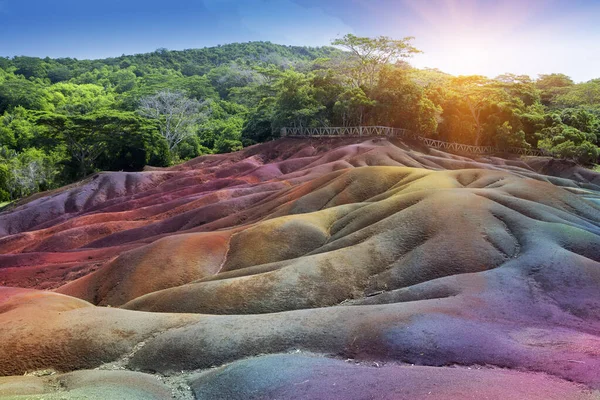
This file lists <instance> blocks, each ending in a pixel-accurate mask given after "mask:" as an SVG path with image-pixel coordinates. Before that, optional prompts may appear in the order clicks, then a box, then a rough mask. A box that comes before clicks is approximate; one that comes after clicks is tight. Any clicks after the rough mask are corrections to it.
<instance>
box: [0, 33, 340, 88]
mask: <svg viewBox="0 0 600 400" xmlns="http://www.w3.org/2000/svg"><path fill="white" fill-rule="evenodd" d="M335 54H340V50H338V49H336V48H334V47H302V46H284V45H278V44H274V43H270V42H249V43H231V44H226V45H222V46H216V47H205V48H201V49H187V50H181V51H177V50H167V49H157V50H156V51H154V52H152V53H143V54H135V55H122V56H120V57H113V58H105V59H98V60H78V59H75V58H56V59H53V58H43V59H42V58H38V57H27V56H17V57H14V58H0V67H1V68H2V69H4V70H5V71H8V70H10V69H11V68H12V69H13V70H14V72H15V74H17V75H23V76H24V77H25V78H42V79H45V78H48V79H49V80H50V82H52V83H57V82H64V81H68V80H70V79H72V78H78V77H80V76H81V75H84V74H86V73H92V72H93V71H94V70H101V69H102V68H104V67H108V68H118V69H128V68H130V67H132V66H134V67H135V70H134V72H135V73H136V75H138V76H142V75H145V74H149V73H152V72H156V70H157V69H161V68H164V69H170V70H174V71H178V72H181V74H182V75H184V76H192V75H204V74H206V73H208V72H210V70H211V69H213V68H216V67H220V66H222V65H226V64H229V63H232V62H236V63H241V64H243V65H257V64H266V65H269V64H274V65H278V66H281V67H291V66H299V65H301V64H304V63H306V62H310V61H313V60H315V59H317V58H321V57H331V56H332V55H335Z"/></svg>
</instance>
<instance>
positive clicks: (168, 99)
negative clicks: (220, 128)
mask: <svg viewBox="0 0 600 400" xmlns="http://www.w3.org/2000/svg"><path fill="white" fill-rule="evenodd" d="M206 106H207V104H206V102H202V103H201V102H199V101H198V100H192V99H189V98H187V97H186V96H185V95H184V94H183V93H182V92H179V91H173V92H172V91H169V90H164V91H161V92H158V93H157V94H155V95H154V96H149V97H145V98H143V99H142V101H141V102H140V107H139V109H138V111H139V113H140V114H141V115H142V116H144V117H146V118H150V119H153V120H155V121H157V124H158V129H159V132H160V134H161V135H162V137H164V138H165V140H166V141H167V144H168V145H169V151H170V152H173V150H174V149H175V147H176V146H177V145H178V144H179V143H181V141H183V140H184V139H185V138H186V137H188V136H190V135H193V134H194V131H193V128H194V127H195V126H196V125H197V123H198V121H199V120H200V119H202V118H203V117H206V115H207V114H208V111H206V110H204V111H202V109H203V108H205V109H206Z"/></svg>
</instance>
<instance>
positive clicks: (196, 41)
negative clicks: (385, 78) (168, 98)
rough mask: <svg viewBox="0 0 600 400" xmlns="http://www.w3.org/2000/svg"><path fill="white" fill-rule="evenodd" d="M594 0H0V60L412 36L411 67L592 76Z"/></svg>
mask: <svg viewBox="0 0 600 400" xmlns="http://www.w3.org/2000/svg"><path fill="white" fill-rule="evenodd" d="M599 20H600V1H592V0H570V1H567V0H518V1H516V0H505V1H492V0H196V1H191V0H171V1H157V0H145V1H141V0H131V1H128V0H103V1H85V0H54V1H48V0H47V1H40V0H21V1H15V0H10V1H8V0H0V56H14V55H29V56H39V57H45V56H50V57H76V58H102V57H109V56H118V55H121V54H133V53H143V52H148V51H153V50H155V49H157V48H161V47H166V48H168V49H185V48H196V47H204V46H213V45H216V44H224V43H229V42H246V41H252V40H269V41H272V42H274V43H281V44H295V45H312V46H317V45H326V44H328V43H329V42H330V41H331V40H332V39H334V38H336V37H340V36H342V35H344V34H345V33H354V34H356V35H362V36H376V35H388V36H392V37H398V38H401V37H404V36H415V37H416V39H415V44H416V46H417V47H419V48H420V49H421V50H423V51H424V54H422V55H418V56H416V57H414V58H413V59H412V61H411V62H412V63H413V64H414V65H415V66H418V67H436V68H440V69H441V70H444V71H446V72H449V73H453V74H475V73H477V74H483V75H488V76H496V75H498V74H500V73H503V72H514V73H522V74H529V75H531V76H533V77H535V76H537V74H540V73H551V72H563V73H566V74H568V75H570V76H572V77H573V78H574V79H575V80H576V81H586V80H589V79H592V78H598V77H600V67H599V66H600V23H598V21H599Z"/></svg>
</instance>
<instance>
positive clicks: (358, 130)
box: [281, 126, 545, 156]
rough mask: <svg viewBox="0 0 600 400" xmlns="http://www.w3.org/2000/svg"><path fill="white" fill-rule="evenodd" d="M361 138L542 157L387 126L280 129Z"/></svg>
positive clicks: (533, 151)
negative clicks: (457, 141)
mask: <svg viewBox="0 0 600 400" xmlns="http://www.w3.org/2000/svg"><path fill="white" fill-rule="evenodd" d="M361 136H365V137H367V136H386V137H400V138H405V139H413V140H418V141H420V142H422V143H423V144H425V145H426V146H428V147H433V148H435V149H441V150H446V151H451V152H457V153H469V154H496V153H510V154H519V155H525V156H543V155H545V154H544V152H543V151H542V150H538V149H527V148H524V147H502V148H500V147H494V146H471V145H468V144H462V143H455V142H444V141H441V140H434V139H429V138H426V137H423V136H419V135H417V134H415V133H413V132H411V131H409V130H407V129H401V128H390V127H387V126H349V127H323V128H281V137H361Z"/></svg>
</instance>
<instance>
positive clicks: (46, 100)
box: [0, 35, 600, 202]
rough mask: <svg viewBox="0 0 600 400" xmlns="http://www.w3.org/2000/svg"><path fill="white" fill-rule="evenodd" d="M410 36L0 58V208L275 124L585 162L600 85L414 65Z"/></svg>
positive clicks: (226, 144) (266, 135)
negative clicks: (402, 133)
mask: <svg viewBox="0 0 600 400" xmlns="http://www.w3.org/2000/svg"><path fill="white" fill-rule="evenodd" d="M412 41H413V38H410V37H407V38H403V39H399V40H396V39H391V38H387V37H378V38H362V37H356V36H353V35H346V36H345V37H343V38H341V39H337V40H335V41H333V42H332V46H331V47H320V48H310V47H294V46H282V45H276V44H272V43H269V42H250V43H237V44H229V45H223V46H218V47H212V48H203V49H192V50H183V51H169V50H167V49H158V50H156V51H155V52H153V53H147V54H136V55H131V56H126V55H123V56H121V57H116V58H108V59H103V60H77V59H72V58H58V59H50V58H44V59H42V58H35V57H25V56H18V57H12V58H0V202H2V201H4V202H6V201H12V200H15V199H19V198H22V197H24V196H28V195H31V194H33V193H36V192H39V191H45V190H50V189H53V188H57V187H60V186H62V185H65V184H69V183H72V182H75V181H77V180H80V179H82V178H84V177H86V176H87V175H89V174H91V173H94V172H96V171H100V170H111V171H121V170H122V171H139V170H141V169H143V168H144V166H147V165H149V166H157V167H164V166H169V165H174V164H177V163H180V162H183V161H185V160H188V159H191V158H194V157H197V156H199V155H203V154H211V153H224V152H231V151H236V150H239V149H241V148H243V147H244V146H248V145H252V144H254V143H258V142H264V141H268V140H272V139H274V138H277V137H278V136H279V131H280V128H281V127H284V126H296V127H299V126H300V127H309V126H358V125H383V126H390V127H399V128H406V129H409V130H412V131H414V132H416V133H419V134H421V135H423V136H426V137H431V138H435V139H439V140H445V141H452V142H460V143H466V144H474V145H493V146H497V147H500V148H502V147H515V146H516V147H529V148H539V149H543V150H545V151H546V152H547V153H548V154H551V155H553V156H555V157H560V158H566V159H572V160H576V161H577V162H579V163H581V164H583V165H588V166H593V165H594V164H596V163H597V162H598V157H599V155H600V148H599V147H598V146H599V145H600V79H594V80H591V81H588V82H584V83H575V82H573V80H572V79H571V78H569V77H568V76H566V75H563V74H560V73H555V74H547V75H539V76H537V77H529V76H524V75H514V74H509V73H507V74H504V75H501V76H498V77H495V78H494V79H489V78H486V77H483V76H452V75H448V74H445V73H444V72H442V71H439V70H437V69H416V68H413V67H412V66H411V65H410V63H409V61H410V59H409V58H410V56H411V55H412V54H416V53H418V52H419V50H418V49H416V48H415V47H414V46H413V45H412Z"/></svg>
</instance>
